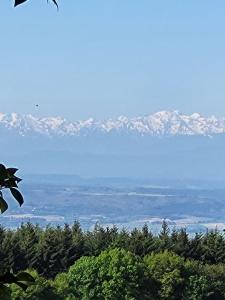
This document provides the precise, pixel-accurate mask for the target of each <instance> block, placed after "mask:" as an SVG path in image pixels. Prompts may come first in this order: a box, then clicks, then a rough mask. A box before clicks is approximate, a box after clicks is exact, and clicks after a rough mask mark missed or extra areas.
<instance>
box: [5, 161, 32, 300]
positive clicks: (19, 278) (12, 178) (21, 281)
mask: <svg viewBox="0 0 225 300" xmlns="http://www.w3.org/2000/svg"><path fill="white" fill-rule="evenodd" d="M17 171H18V169H16V168H6V167H5V166H4V165H3V164H0V211H1V213H4V212H5V211H6V210H7V209H8V204H7V202H6V200H5V199H4V195H3V190H4V189H9V190H10V192H11V194H12V196H13V197H14V198H15V200H16V201H17V202H18V203H19V205H20V206H21V205H22V204H23V202H24V200H23V196H22V194H21V193H20V191H19V190H18V184H19V182H20V181H21V180H22V179H21V178H19V177H17V176H16V172H17ZM12 283H15V284H17V285H18V286H20V287H21V288H22V289H23V290H26V289H27V287H28V286H29V285H31V284H33V283H34V279H33V277H32V276H31V275H29V274H28V273H26V272H21V273H19V274H18V275H14V274H13V273H12V272H7V273H4V274H1V275H0V297H1V295H6V294H7V293H8V285H9V284H12Z"/></svg>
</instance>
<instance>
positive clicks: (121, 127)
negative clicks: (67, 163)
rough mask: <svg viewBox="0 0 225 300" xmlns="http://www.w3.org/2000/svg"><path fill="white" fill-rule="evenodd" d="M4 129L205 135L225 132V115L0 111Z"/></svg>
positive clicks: (24, 132)
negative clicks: (78, 116) (79, 117)
mask: <svg viewBox="0 0 225 300" xmlns="http://www.w3.org/2000/svg"><path fill="white" fill-rule="evenodd" d="M0 129H1V130H2V129H3V130H4V129H7V130H10V131H15V132H16V133H18V134H20V135H23V136H26V135H28V134H41V135H48V136H55V135H56V136H79V135H88V134H92V133H93V132H97V133H105V134H107V133H113V132H115V133H119V134H136V135H142V136H144V135H150V136H164V135H166V136H175V135H190V136H193V135H204V136H212V135H215V134H221V133H224V132H225V118H216V117H214V116H212V117H203V116H201V115H200V114H199V113H193V114H192V115H185V114H181V113H179V112H178V111H160V112H157V113H155V114H152V115H148V116H143V117H136V118H127V117H125V116H120V117H118V118H117V119H107V120H104V121H98V120H95V119H93V118H90V119H88V120H83V121H76V122H69V121H67V120H66V119H64V118H61V117H45V118H37V117H34V116H32V115H30V114H28V115H20V114H17V113H11V114H3V113H0Z"/></svg>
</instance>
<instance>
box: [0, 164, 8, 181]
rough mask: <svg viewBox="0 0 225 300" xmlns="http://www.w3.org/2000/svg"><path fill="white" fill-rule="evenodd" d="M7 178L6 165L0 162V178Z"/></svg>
mask: <svg viewBox="0 0 225 300" xmlns="http://www.w3.org/2000/svg"><path fill="white" fill-rule="evenodd" d="M6 178H8V173H7V170H6V167H5V166H4V165H3V164H0V180H1V181H2V180H4V179H6Z"/></svg>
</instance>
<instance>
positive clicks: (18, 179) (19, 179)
mask: <svg viewBox="0 0 225 300" xmlns="http://www.w3.org/2000/svg"><path fill="white" fill-rule="evenodd" d="M14 180H15V181H16V182H17V183H19V182H20V181H22V179H21V178H19V177H16V176H14Z"/></svg>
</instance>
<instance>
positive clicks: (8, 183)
mask: <svg viewBox="0 0 225 300" xmlns="http://www.w3.org/2000/svg"><path fill="white" fill-rule="evenodd" d="M4 185H5V187H6V188H12V187H16V188H17V187H18V186H17V184H16V181H15V179H8V180H6V181H5V182H4Z"/></svg>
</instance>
